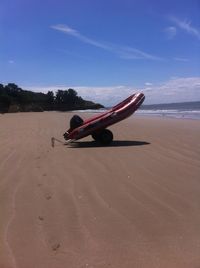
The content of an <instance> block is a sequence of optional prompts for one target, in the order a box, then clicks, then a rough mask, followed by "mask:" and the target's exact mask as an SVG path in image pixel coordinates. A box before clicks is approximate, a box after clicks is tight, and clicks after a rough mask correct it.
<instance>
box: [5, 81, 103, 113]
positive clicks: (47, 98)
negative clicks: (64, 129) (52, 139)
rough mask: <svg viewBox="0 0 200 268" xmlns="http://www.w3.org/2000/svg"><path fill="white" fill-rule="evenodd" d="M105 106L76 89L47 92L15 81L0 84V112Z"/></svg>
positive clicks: (69, 109)
mask: <svg viewBox="0 0 200 268" xmlns="http://www.w3.org/2000/svg"><path fill="white" fill-rule="evenodd" d="M99 108H103V106H102V105H101V104H98V103H94V102H92V101H87V100H84V99H82V98H81V97H80V96H78V94H77V92H76V91H75V90H74V89H71V88H69V89H67V90H57V92H56V93H55V94H54V92H53V91H48V92H47V93H46V94H45V93H41V92H40V93H38V92H32V91H28V90H24V89H22V88H20V87H18V86H17V85H16V84H14V83H9V84H7V85H5V86H4V85H3V84H0V112H3V113H7V112H31V111H33V112H41V111H71V110H79V109H81V110H83V109H99Z"/></svg>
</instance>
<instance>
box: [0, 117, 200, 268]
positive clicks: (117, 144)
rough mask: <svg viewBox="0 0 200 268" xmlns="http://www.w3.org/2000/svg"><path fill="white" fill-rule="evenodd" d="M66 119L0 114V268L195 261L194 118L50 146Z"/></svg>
mask: <svg viewBox="0 0 200 268" xmlns="http://www.w3.org/2000/svg"><path fill="white" fill-rule="evenodd" d="M71 116H72V113H59V112H43V113H16V114H4V115H2V114H0V268H68V267H69V268H84V267H85V268H107V267H108V268H133V267H141V268H143V267H145V268H151V267H153V268H158V267H159V268H160V267H164V268H174V267H181V268H186V267H187V268H198V267H200V141H199V138H200V135H199V134H200V121H197V120H196V121H195V120H181V119H180V120H177V119H167V118H156V117H155V118H153V117H143V116H138V115H134V116H131V117H130V118H128V119H127V120H125V121H123V122H121V123H119V124H116V125H114V126H112V127H110V129H111V130H112V131H113V133H114V142H113V143H112V144H111V145H110V146H107V147H99V146H98V144H96V143H95V142H93V141H92V138H91V137H87V138H85V139H82V140H80V141H77V142H76V143H75V144H74V145H72V146H66V145H63V144H61V143H58V142H57V143H56V144H55V147H54V148H52V147H51V143H50V139H51V137H52V136H54V137H56V138H58V139H62V134H63V133H64V132H65V130H66V129H67V128H68V122H69V119H70V118H71ZM81 116H83V117H84V118H87V117H88V115H87V114H85V113H83V114H81Z"/></svg>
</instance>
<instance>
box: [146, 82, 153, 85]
mask: <svg viewBox="0 0 200 268" xmlns="http://www.w3.org/2000/svg"><path fill="white" fill-rule="evenodd" d="M144 84H145V86H152V85H153V84H152V83H150V82H146V83H144Z"/></svg>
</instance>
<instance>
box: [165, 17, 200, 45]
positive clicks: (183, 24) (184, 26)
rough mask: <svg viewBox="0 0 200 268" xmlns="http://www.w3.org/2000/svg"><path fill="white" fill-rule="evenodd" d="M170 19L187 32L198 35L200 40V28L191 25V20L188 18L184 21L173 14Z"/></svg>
mask: <svg viewBox="0 0 200 268" xmlns="http://www.w3.org/2000/svg"><path fill="white" fill-rule="evenodd" d="M170 20H171V21H172V22H174V23H175V24H176V25H177V26H178V27H179V28H180V29H182V30H183V31H185V32H187V33H188V34H191V35H193V36H195V37H197V38H198V39H199V40H200V30H199V29H196V28H194V27H193V26H191V22H190V21H187V20H184V21H182V20H180V19H178V18H176V17H172V16H171V17H170Z"/></svg>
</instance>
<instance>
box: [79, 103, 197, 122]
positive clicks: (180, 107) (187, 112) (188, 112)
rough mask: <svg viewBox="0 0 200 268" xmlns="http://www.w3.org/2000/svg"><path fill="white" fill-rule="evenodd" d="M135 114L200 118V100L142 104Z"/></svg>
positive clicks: (96, 111) (103, 110)
mask: <svg viewBox="0 0 200 268" xmlns="http://www.w3.org/2000/svg"><path fill="white" fill-rule="evenodd" d="M109 109H110V108H104V109H99V110H79V111H76V112H77V113H80V112H84V113H85V112H87V113H88V112H89V113H102V112H105V111H106V110H109ZM135 114H137V115H139V116H144V115H145V116H157V117H170V118H177V119H193V120H200V101H199V102H184V103H169V104H153V105H142V106H141V107H140V108H139V109H138V110H137V111H136V112H135Z"/></svg>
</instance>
